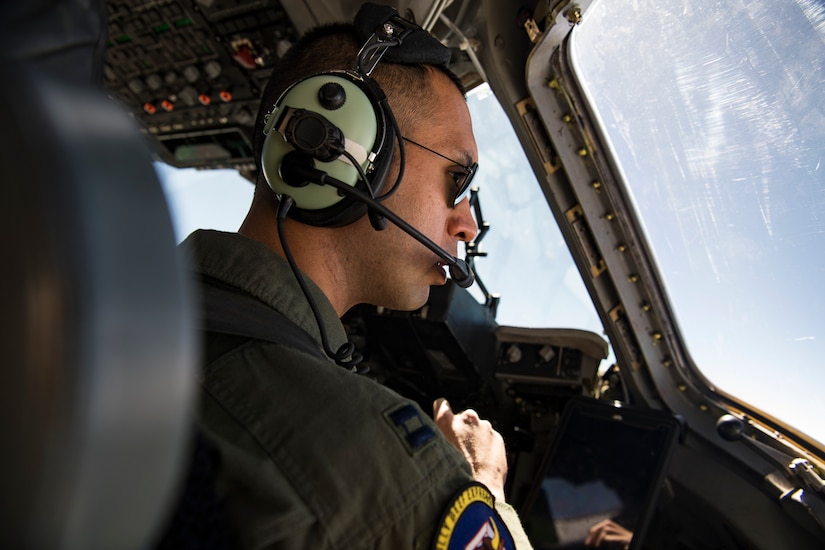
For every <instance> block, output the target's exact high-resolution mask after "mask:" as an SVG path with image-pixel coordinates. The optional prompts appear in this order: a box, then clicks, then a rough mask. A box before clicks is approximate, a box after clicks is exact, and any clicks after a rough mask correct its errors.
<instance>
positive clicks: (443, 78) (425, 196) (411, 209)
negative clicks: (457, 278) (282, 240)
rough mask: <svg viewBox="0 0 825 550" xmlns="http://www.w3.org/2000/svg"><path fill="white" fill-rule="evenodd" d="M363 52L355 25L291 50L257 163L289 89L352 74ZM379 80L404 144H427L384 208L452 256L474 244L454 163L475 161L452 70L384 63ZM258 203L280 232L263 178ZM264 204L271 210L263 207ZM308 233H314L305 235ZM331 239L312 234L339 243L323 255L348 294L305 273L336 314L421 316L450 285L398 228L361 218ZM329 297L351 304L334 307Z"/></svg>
mask: <svg viewBox="0 0 825 550" xmlns="http://www.w3.org/2000/svg"><path fill="white" fill-rule="evenodd" d="M361 45H362V44H360V43H359V40H358V38H357V35H356V33H355V32H354V30H353V27H352V26H351V25H333V26H326V27H321V28H319V29H316V30H314V31H311V32H310V33H308V34H307V35H305V36H304V37H303V38H302V39H301V40H300V41H299V42H298V43H296V45H295V46H293V48H292V49H291V50H290V52H289V53H288V54H287V55H286V56H285V57H284V58H283V60H282V62H281V63H280V65H279V67H278V68H276V69H275V71H274V72H273V76H272V78H271V81H270V83H269V84H268V85H267V87H266V90H265V91H264V94H263V98H262V104H261V112H260V114H259V117H258V121H257V127H256V132H255V134H256V141H255V143H254V148H255V152H256V157H260V154H261V150H262V147H263V144H264V135H263V127H264V116H265V115H266V113H267V112H269V111H270V110H271V108H272V106H273V105H274V104H275V102H276V101H277V100H278V98H279V97H280V96H281V94H282V93H283V92H284V90H286V89H287V88H288V87H289V86H290V85H291V84H293V83H295V82H298V81H301V80H302V79H304V78H307V77H309V76H311V75H315V74H318V73H324V72H328V71H336V70H337V71H340V70H347V69H353V68H355V66H356V58H357V53H358V51H359V49H360V47H361ZM372 77H373V78H374V79H375V81H376V82H377V83H378V84H379V85H380V86H381V88H382V90H383V92H384V94H386V96H387V99H388V103H389V107H390V108H391V109H392V111H393V113H394V114H395V117H396V119H397V121H398V126H399V129H400V132H401V136H398V138H399V139H400V138H401V137H402V136H403V137H404V138H408V139H410V140H412V141H414V142H415V143H417V144H420V146H419V145H412V144H410V143H405V145H406V147H405V150H406V157H407V160H406V163H405V175H404V178H403V181H402V183H401V185H399V187H398V189H397V192H396V193H395V194H394V195H393V196H392V197H390V198H389V199H387V200H386V202H385V203H384V204H385V206H387V207H388V208H390V209H391V210H393V211H394V212H396V213H397V214H399V215H400V216H401V217H402V218H404V219H406V220H407V221H408V222H409V223H411V225H413V226H414V227H416V228H417V229H419V230H420V231H422V232H423V233H424V234H425V235H426V236H427V237H429V238H430V239H431V240H433V241H434V242H435V243H436V244H438V245H440V246H442V247H443V248H446V249H447V250H448V251H450V253H452V254H455V251H456V245H457V241H458V240H470V239H472V237H473V236H474V235H475V230H476V228H475V222H474V220H473V219H472V215H471V213H470V210H469V205H468V204H467V201H464V203H463V204H461V205H458V206H456V207H455V208H453V206H454V205H453V204H452V203H451V198H450V194H451V193H454V191H455V187H454V185H455V182H454V180H453V177H454V174H455V173H456V168H457V164H456V163H458V164H460V165H469V164H472V162H474V161H475V160H476V156H477V152H476V146H475V140H474V138H473V136H472V128H471V123H470V118H469V112H468V110H467V107H466V104H465V102H464V92H463V89H462V87H461V84H460V82H459V81H458V80H457V79H456V78H455V76H454V75H453V74H452V73H451V72H450V71H449V70H447V69H446V68H445V67H443V66H437V65H424V64H418V65H407V64H394V63H389V62H385V61H382V62H380V63H379V64H378V65H377V67H376V69H375V70H374V71H373V73H372ZM421 146H423V147H421ZM428 149H429V150H428ZM397 150H398V146H397V145H396V147H395V154H394V155H393V162H392V166H391V169H390V172H389V175H388V177H387V182H388V183H386V184H385V186H384V191H386V190H387V188H388V187H390V186H391V185H392V183H393V182H394V181H395V179H396V175H397V173H398V167H399V161H398V151H397ZM442 155H443V156H442ZM445 157H446V158H445ZM449 159H454V160H455V161H456V162H451V161H450V160H449ZM255 202H256V203H258V206H259V207H258V208H257V211H258V212H259V213H260V212H261V211H262V210H267V209H268V210H270V212H271V214H270V215H271V216H272V220H273V223H274V210H273V208H272V205H274V204H275V200H274V198H273V194H272V191H271V190H270V189H269V186H268V184H267V182H266V181H265V180H264V178H263V177H261V178H259V181H258V186H257V188H256V196H255ZM262 204H263V205H267V204H268V205H270V206H269V207H268V208H261V207H260V206H261V205H262ZM255 210H256V208H255V204H253V211H255ZM250 214H252V211H251V213H250ZM259 217H260V214H259ZM249 219H250V218H249V217H248V218H247V221H249ZM246 225H247V224H246V222H245V226H246ZM307 231H308V228H307V229H305V230H304V232H305V233H306V232H307ZM330 231H334V232H335V233H334V234H332V233H319V232H318V231H313V232H312V234H313V235H319V234H323V235H324V236H325V237H328V238H329V239H330V240H331V241H334V242H335V245H334V249H333V250H330V251H324V252H318V253H319V254H324V255H325V256H330V255H332V256H334V260H329V261H328V262H327V263H328V266H329V269H328V271H330V270H337V272H338V275H337V278H338V279H339V280H338V281H337V283H340V285H342V286H343V288H338V287H336V288H334V289H331V288H325V287H324V284H323V280H322V279H323V277H324V274H323V273H308V274H309V275H310V276H311V277H312V278H313V280H315V282H316V283H318V284H319V285H320V286H321V287H322V289H323V290H324V291H325V293H326V294H327V296H328V297H330V299H331V300H332V301H333V304H334V305H335V306H336V307H338V308H340V307H344V308H348V307H350V306H352V305H354V304H355V303H359V302H368V303H374V304H377V305H383V306H386V307H390V308H394V309H414V308H417V307H420V306H421V305H423V303H424V302H425V301H426V298H427V296H428V292H429V286H430V285H433V284H443V282H444V270H443V267H442V266H441V265H440V264H439V259H438V258H437V257H436V256H435V255H434V254H433V253H432V252H430V251H429V250H427V249H426V248H424V247H423V246H422V245H421V244H419V243H418V242H416V241H414V240H413V239H412V238H411V237H409V236H408V235H405V234H403V233H402V232H401V231H400V230H398V229H397V228H396V227H394V226H390V227H388V229H387V230H385V231H381V232H377V231H375V230H373V229H372V228H371V227H370V224H369V223H368V221H366V220H365V218H362V219H359V220H358V221H356V222H355V223H351V224H349V225H346V226H344V227H338V228H335V229H332V230H330ZM293 243H295V244H297V245H298V246H300V244H301V242H300V241H299V240H297V239H294V238H291V239H290V244H293ZM333 264H338V265H333ZM302 269H304V267H303V266H302ZM310 270H311V269H310ZM344 274H346V275H344ZM341 279H346V281H343V280H341ZM327 286H329V285H327ZM331 292H339V293H341V294H343V295H345V297H344V298H342V299H341V300H339V301H338V303H336V300H335V297H334V296H331V295H330V294H331Z"/></svg>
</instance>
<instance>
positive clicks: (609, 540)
mask: <svg viewBox="0 0 825 550" xmlns="http://www.w3.org/2000/svg"><path fill="white" fill-rule="evenodd" d="M632 538H633V533H631V532H630V531H628V530H627V529H625V528H624V527H622V526H621V525H619V524H618V523H616V522H614V521H611V520H609V519H606V520H604V521H600V522H599V523H597V524H596V525H594V526H593V527H591V528H590V530H589V531H588V532H587V538H586V539H584V544H586V545H587V546H592V547H593V548H601V547H602V545H604V546H609V545H611V544H613V543H620V544H621V545H622V547H623V548H627V547H628V545H629V544H630V540H631V539H632ZM611 547H615V545H614V546H611Z"/></svg>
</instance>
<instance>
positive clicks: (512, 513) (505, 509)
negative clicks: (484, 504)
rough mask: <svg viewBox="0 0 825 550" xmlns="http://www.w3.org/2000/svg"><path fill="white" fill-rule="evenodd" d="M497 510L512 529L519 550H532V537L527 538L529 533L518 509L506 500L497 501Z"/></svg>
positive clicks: (509, 528)
mask: <svg viewBox="0 0 825 550" xmlns="http://www.w3.org/2000/svg"><path fill="white" fill-rule="evenodd" d="M496 512H498V515H499V516H501V519H502V521H504V524H505V525H506V526H507V529H508V530H509V531H510V535H511V536H512V537H513V541H514V542H515V543H516V549H517V550H532V549H533V545H532V543H531V542H530V539H528V538H527V533H525V532H524V527H523V526H522V525H521V519H519V517H518V514H517V513H516V510H515V509H514V508H513V507H512V506H510V505H509V504H507V503H506V502H498V501H497V502H496Z"/></svg>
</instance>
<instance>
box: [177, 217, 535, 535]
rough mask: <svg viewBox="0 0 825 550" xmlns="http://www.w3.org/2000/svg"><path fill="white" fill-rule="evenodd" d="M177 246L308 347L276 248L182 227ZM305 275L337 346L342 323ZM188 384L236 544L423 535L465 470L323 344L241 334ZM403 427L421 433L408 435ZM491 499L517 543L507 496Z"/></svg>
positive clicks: (293, 286)
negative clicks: (298, 333) (324, 351)
mask: <svg viewBox="0 0 825 550" xmlns="http://www.w3.org/2000/svg"><path fill="white" fill-rule="evenodd" d="M181 247H182V249H183V250H184V251H185V253H186V254H187V255H188V257H189V260H190V262H191V263H192V265H193V267H194V269H195V271H197V272H198V273H199V274H202V275H207V276H210V277H212V278H214V279H217V280H219V281H222V282H223V283H225V284H228V285H231V286H232V287H235V288H237V289H239V290H240V291H242V292H244V293H248V294H249V295H251V296H254V297H256V298H258V299H259V300H261V301H263V302H265V303H266V304H267V305H269V306H270V307H272V308H274V309H275V310H277V311H279V312H280V313H282V314H283V315H284V316H286V317H287V318H288V319H289V320H290V321H292V322H293V323H295V325H297V326H298V327H300V328H301V329H303V330H304V331H305V332H306V333H307V334H309V335H310V336H311V337H312V339H313V340H314V341H315V342H316V343H317V344H318V347H319V349H320V347H321V346H320V341H321V338H320V333H319V330H318V326H317V323H316V321H315V318H314V317H313V315H312V312H311V309H310V308H309V306H308V304H307V300H306V298H305V297H304V295H303V293H302V292H301V290H300V288H299V286H298V284H297V282H296V280H295V276H294V275H293V273H292V271H291V270H290V268H289V265H288V264H287V262H286V261H285V260H283V259H282V258H280V257H279V256H278V255H276V254H275V253H273V252H272V251H271V250H269V249H268V248H267V247H265V246H264V245H263V244H261V243H258V242H257V241H254V240H251V239H248V238H246V237H244V236H242V235H238V234H234V233H222V232H217V231H196V232H195V233H193V234H192V235H190V236H189V237H188V238H187V239H186V240H185V241H184V243H183V244H182V245H181ZM307 282H308V284H309V286H310V289H311V292H312V294H313V296H314V298H315V301H316V302H317V304H318V307H319V308H320V312H321V317H322V319H323V323H324V325H325V328H326V331H327V334H328V338H329V342H330V347H331V348H332V349H338V346H340V345H341V344H342V343H343V342H345V341H346V334H345V332H344V328H343V326H342V324H341V322H340V320H339V319H338V317H337V315H336V313H335V311H334V309H333V307H332V305H331V304H330V303H329V301H328V300H327V299H326V297H325V296H324V295H323V293H322V292H321V291H320V289H319V288H318V287H317V286H316V285H314V284H313V283H312V282H311V281H309V280H308V279H307ZM201 383H202V394H201V402H200V411H199V427H200V428H201V430H202V431H203V433H204V435H205V437H206V439H207V440H208V441H209V442H210V443H211V444H212V445H214V446H215V447H216V448H217V450H218V452H219V454H220V469H219V472H218V479H217V490H218V493H219V495H220V496H221V497H222V498H223V499H224V506H225V508H226V511H227V513H228V515H229V519H230V522H231V524H232V526H233V530H234V532H235V534H236V535H237V537H238V539H239V542H240V544H241V545H242V547H243V548H294V549H305V548H312V549H322V548H347V549H348V548H386V549H403V548H428V547H430V545H431V544H432V541H433V536H434V533H435V531H436V528H437V527H438V525H439V522H440V520H441V518H442V516H443V514H444V512H445V510H446V509H447V507H448V505H449V503H450V500H451V498H452V497H453V496H454V495H455V493H456V492H457V491H459V490H460V489H461V488H462V487H463V486H465V485H467V484H468V482H470V481H471V475H470V468H469V465H468V464H467V462H466V460H465V459H464V457H463V456H462V455H461V453H460V452H459V451H458V450H457V449H455V448H454V447H453V446H452V445H451V444H450V443H448V442H447V440H446V439H445V438H444V437H443V436H442V435H441V434H440V433H439V432H438V429H437V428H436V427H435V426H434V424H433V422H432V421H431V420H430V419H429V418H428V417H427V415H425V414H423V413H421V411H420V410H419V409H418V407H417V406H415V404H414V403H412V402H411V401H409V400H406V399H404V398H402V397H401V396H399V395H398V394H396V393H395V392H393V391H391V390H389V389H387V388H385V387H383V386H381V385H379V384H378V383H376V382H374V381H372V380H370V379H368V378H366V377H363V376H360V375H357V374H354V373H352V372H349V371H347V370H346V369H343V368H341V367H338V366H336V365H335V363H334V362H332V361H331V360H329V359H327V358H326V357H324V358H320V357H318V356H317V355H311V354H308V353H306V352H305V351H301V350H298V349H294V348H290V347H288V346H286V345H283V344H276V343H271V342H266V341H262V340H248V341H246V342H245V343H243V344H241V345H240V346H237V347H235V348H234V349H231V350H230V351H229V352H227V353H225V354H224V355H222V356H221V357H219V358H217V359H216V360H214V361H212V362H211V364H209V365H208V366H207V368H206V369H205V371H204V372H203V374H202V380H201ZM410 407H414V409H411V408H410ZM398 411H402V412H404V414H406V415H407V417H409V418H408V420H409V421H408V422H407V421H405V422H406V425H405V424H404V422H399V421H398V419H397V415H396V416H393V415H394V414H395V413H397V412H398ZM410 415H412V416H410ZM410 430H412V431H413V432H414V433H418V434H424V435H426V436H429V434H432V436H431V437H427V438H424V439H426V441H425V442H424V443H420V442H418V443H419V444H418V445H417V446H416V445H412V444H411V443H410V439H409V438H408V437H405V435H407V434H408V433H409V432H410ZM496 509H497V510H498V512H499V514H500V515H501V517H502V518H503V519H504V521H505V523H506V524H507V526H508V528H509V530H510V531H511V533H512V534H513V536H514V537H515V540H516V541H518V546H519V548H524V547H529V542H527V539H526V536H525V535H524V533H523V530H522V529H521V525H520V522H519V520H518V517H517V516H516V515H515V512H514V511H513V509H512V508H511V507H509V505H507V504H504V503H496Z"/></svg>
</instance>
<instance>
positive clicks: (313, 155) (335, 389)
mask: <svg viewBox="0 0 825 550" xmlns="http://www.w3.org/2000/svg"><path fill="white" fill-rule="evenodd" d="M449 53H450V52H449V49H447V48H445V47H443V46H442V45H441V44H440V43H439V42H438V41H436V40H435V39H433V38H432V37H431V36H430V35H429V34H428V33H426V32H425V31H423V30H422V29H421V28H420V27H417V26H415V25H412V24H410V23H409V22H405V21H404V20H402V19H400V18H399V17H398V15H397V13H396V12H395V10H394V9H392V8H389V7H386V6H378V5H371V4H367V5H365V6H364V7H362V9H361V10H360V11H359V13H358V15H357V16H356V19H355V22H354V24H336V25H330V26H324V27H320V28H318V29H315V30H313V31H310V32H309V33H307V34H306V35H305V36H304V37H303V38H302V39H301V40H299V41H298V42H297V43H296V44H295V45H294V46H293V48H292V49H291V50H290V51H289V52H288V53H287V54H286V55H285V56H284V57H283V59H282V60H281V62H280V65H279V66H278V67H277V68H276V69H275V70H274V71H273V73H272V77H271V79H270V81H269V83H268V85H267V87H266V89H265V91H264V93H263V96H262V103H261V107H260V113H259V116H258V121H257V131H256V133H257V134H258V135H259V137H260V139H258V140H257V141H256V143H255V144H254V147H255V153H256V158H257V160H258V162H259V166H258V168H259V173H260V176H259V178H258V181H257V184H256V188H255V194H254V198H253V201H252V204H251V207H250V210H249V213H248V215H247V216H246V218H245V220H244V222H243V224H242V226H241V227H240V230H239V231H238V232H237V233H224V232H217V231H206V230H199V231H196V232H194V233H193V234H192V235H190V236H189V237H188V238H187V239H186V240H185V242H184V243H183V244H182V245H181V246H182V249H183V250H184V251H185V253H186V254H187V255H188V257H189V259H190V260H191V263H192V265H193V266H194V268H195V270H196V271H197V272H198V276H199V278H200V280H201V281H202V283H203V284H202V285H201V288H202V289H203V293H204V303H205V304H206V305H205V306H204V308H205V310H206V311H207V313H206V315H207V317H209V318H210V320H209V321H207V328H208V332H207V338H206V354H205V363H206V364H205V366H204V370H203V374H202V396H201V403H200V409H199V419H198V423H199V431H200V433H201V434H202V436H203V440H204V441H205V442H206V445H207V446H208V447H209V449H210V450H211V452H213V453H214V454H215V456H216V457H217V459H216V460H215V461H214V468H215V478H216V481H215V490H216V492H217V495H218V498H219V502H220V505H221V506H222V508H223V510H224V511H225V514H226V517H227V518H228V523H229V525H230V530H231V534H232V537H233V543H234V544H237V546H238V547H242V548H333V547H334V548H387V549H398V548H432V547H435V548H454V547H457V546H458V545H460V546H461V548H464V547H468V544H470V546H469V547H472V545H473V544H476V545H478V547H482V546H485V545H486V547H496V548H514V547H518V548H529V547H530V543H529V541H528V540H527V537H526V535H525V534H524V531H523V530H522V527H521V524H520V521H519V519H518V517H517V516H516V514H515V512H514V510H513V509H512V507H510V506H509V505H508V504H507V503H506V497H505V494H504V482H505V478H506V475H507V462H506V454H505V449H504V443H503V440H502V437H501V436H500V435H499V434H498V433H497V432H496V431H494V430H493V428H492V427H491V425H490V423H489V422H487V421H484V420H482V419H480V418H479V417H478V415H477V414H476V413H475V412H473V411H472V410H467V411H464V412H461V413H454V412H453V411H452V410H451V408H450V406H449V404H448V403H447V402H446V401H444V400H443V399H441V400H438V401H436V402H435V403H434V407H433V416H434V418H435V420H434V421H433V420H431V419H430V417H429V415H428V414H425V413H424V412H423V411H422V410H420V409H419V408H418V406H417V405H416V404H415V403H413V402H412V401H409V400H407V399H404V398H402V397H401V396H399V395H398V394H396V393H394V392H393V391H391V390H389V389H387V388H385V387H383V386H381V385H379V384H378V383H376V382H375V381H373V380H372V379H370V378H369V377H368V376H364V375H362V374H361V373H360V372H359V369H360V368H361V365H358V358H357V354H356V353H354V352H353V349H352V346H351V345H348V342H347V337H346V333H345V330H344V327H343V326H342V323H341V321H340V317H341V316H342V315H343V314H344V313H345V312H346V311H347V310H348V309H350V308H351V307H353V306H355V305H356V304H360V303H369V304H375V305H378V306H383V307H386V308H392V309H398V310H413V309H417V308H419V307H421V306H422V305H424V304H425V302H426V300H427V298H428V295H429V288H430V286H431V285H443V284H445V282H446V273H445V268H446V267H447V265H448V264H449V262H448V261H445V259H444V257H443V255H439V253H437V252H438V251H439V250H441V251H444V250H446V251H448V252H449V254H448V256H449V255H454V254H455V252H456V248H457V245H458V243H459V241H464V242H467V241H470V240H471V239H472V238H473V237H474V235H475V234H476V225H475V222H474V219H473V216H472V214H471V209H470V206H469V201H468V200H467V199H466V197H465V196H464V194H465V191H466V188H467V187H468V186H469V182H470V179H472V175H473V173H474V172H475V168H476V165H475V163H476V161H477V154H478V153H477V148H476V143H475V139H474V137H473V132H472V127H471V121H470V115H469V111H468V108H467V105H466V103H465V98H464V92H463V89H462V86H461V84H460V82H459V81H458V80H457V78H456V77H455V76H454V75H453V74H452V73H451V72H450V71H449V70H448V69H447V68H446V64H447V62H448V60H449ZM402 148H403V154H402ZM402 157H403V158H402ZM331 182H332V183H335V184H336V185H338V186H339V187H337V188H336V187H334V186H332V185H322V184H324V183H327V184H329V183H331ZM341 182H344V183H343V184H342V183H341ZM341 185H346V186H347V189H349V188H350V187H351V188H353V189H356V190H357V191H358V193H360V194H358V195H356V194H354V193H353V192H352V191H344V190H342V189H341V188H340V186H341ZM370 201H372V202H370ZM368 204H369V205H370V206H369V207H368V206H367V205H368ZM387 211H389V212H390V213H391V214H395V215H396V216H397V217H399V218H401V219H402V220H403V221H406V222H407V223H408V224H409V226H411V227H412V228H413V229H410V230H408V231H403V230H401V229H400V228H399V227H398V226H397V224H396V223H395V222H391V223H388V221H387ZM390 217H391V219H392V216H390ZM414 235H417V236H414ZM421 235H423V236H424V237H426V239H429V240H430V241H432V243H433V246H425V245H423V244H422V242H421V239H420V237H421ZM208 296H212V297H211V298H209V297H208ZM216 296H217V298H216ZM209 300H212V302H210V301H209ZM250 320H252V321H251V322H250ZM209 323H213V324H212V325H210V324H209ZM250 325H252V326H251V328H250ZM209 327H211V328H209ZM239 327H240V328H239ZM339 365H340V366H339ZM341 366H343V368H341ZM210 456H211V455H210Z"/></svg>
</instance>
